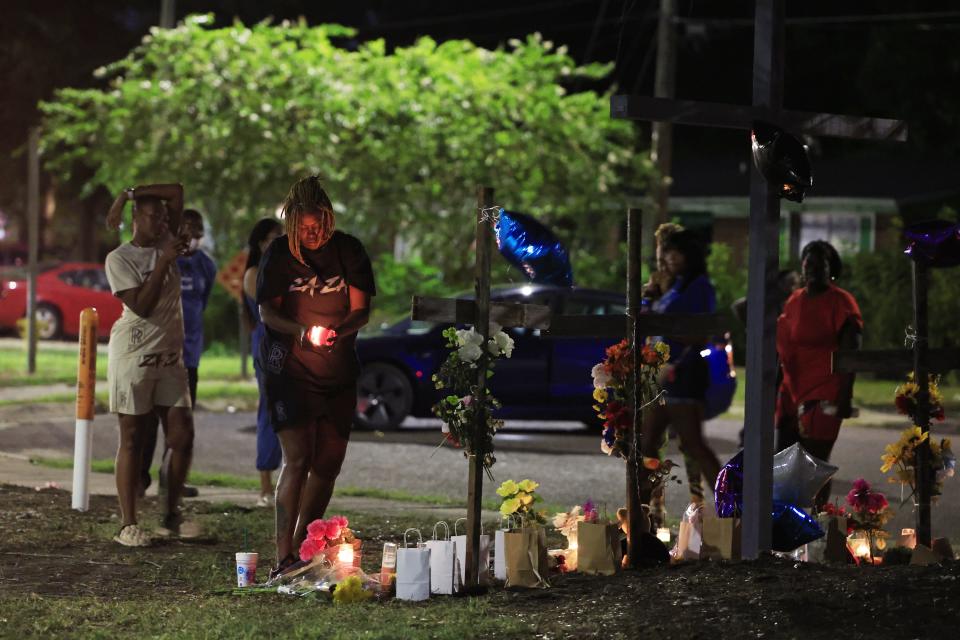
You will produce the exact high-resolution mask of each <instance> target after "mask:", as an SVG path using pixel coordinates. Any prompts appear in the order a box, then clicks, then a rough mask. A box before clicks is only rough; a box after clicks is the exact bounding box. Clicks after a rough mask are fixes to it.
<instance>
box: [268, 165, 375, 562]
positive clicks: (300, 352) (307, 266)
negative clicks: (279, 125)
mask: <svg viewBox="0 0 960 640" xmlns="http://www.w3.org/2000/svg"><path fill="white" fill-rule="evenodd" d="M283 218H284V226H285V229H286V235H284V236H280V237H279V238H277V239H276V240H274V241H273V243H271V244H270V246H269V247H267V250H266V252H265V253H264V255H263V259H262V260H261V262H260V272H259V276H258V278H257V303H258V304H259V305H260V306H259V309H260V317H261V318H263V324H264V325H265V326H266V329H267V330H266V333H265V335H264V337H263V340H262V341H261V344H260V350H259V352H258V354H257V357H258V358H259V359H260V362H259V366H260V367H261V368H262V369H263V371H264V374H265V384H264V387H265V390H266V397H267V402H268V403H269V407H270V423H271V425H272V426H273V429H274V430H275V431H276V432H277V436H278V437H279V439H280V447H281V449H282V451H283V468H282V470H281V472H280V478H279V479H278V480H277V502H276V525H277V566H276V568H275V569H274V571H272V572H271V575H278V574H280V573H282V572H283V571H284V570H285V569H287V568H289V567H290V566H291V565H293V564H294V563H295V562H296V561H297V555H296V553H297V550H298V549H299V547H300V543H301V542H302V541H303V539H304V538H305V537H306V529H307V525H308V524H309V523H310V522H312V521H313V520H315V519H317V518H322V517H323V514H324V512H325V511H326V508H327V504H329V502H330V497H331V496H332V495H333V487H334V485H335V484H336V480H337V476H338V475H339V474H340V467H341V466H342V464H343V459H344V456H345V455H346V453H347V442H348V441H349V439H350V430H351V427H352V425H353V419H354V415H355V413H356V406H357V378H358V377H359V375H360V362H359V360H358V359H357V352H356V348H355V342H356V337H357V332H358V331H360V329H361V328H362V327H363V326H364V325H366V324H367V322H368V321H369V319H370V297H371V296H373V295H374V294H375V293H376V288H375V286H374V279H373V267H372V266H371V264H370V258H369V257H368V256H367V252H366V249H365V248H364V246H363V244H362V243H361V242H360V241H359V240H358V239H357V238H355V237H353V236H351V235H347V234H346V233H343V232H342V231H335V230H334V228H335V225H336V217H335V216H334V212H333V205H332V204H331V202H330V198H329V197H328V196H327V194H326V192H325V191H324V189H323V187H322V186H321V184H320V180H319V178H317V177H316V176H311V177H309V178H304V179H302V180H300V181H298V182H297V183H296V184H294V185H293V187H292V188H291V189H290V193H289V194H288V195H287V197H286V200H285V201H284V203H283Z"/></svg>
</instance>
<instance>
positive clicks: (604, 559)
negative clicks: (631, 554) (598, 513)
mask: <svg viewBox="0 0 960 640" xmlns="http://www.w3.org/2000/svg"><path fill="white" fill-rule="evenodd" d="M622 555H623V554H622V551H621V549H620V529H619V527H618V526H617V525H615V524H610V523H607V522H578V523H577V571H579V572H581V573H588V574H592V575H603V576H612V575H613V574H615V573H617V572H618V571H619V570H620V560H621V558H622Z"/></svg>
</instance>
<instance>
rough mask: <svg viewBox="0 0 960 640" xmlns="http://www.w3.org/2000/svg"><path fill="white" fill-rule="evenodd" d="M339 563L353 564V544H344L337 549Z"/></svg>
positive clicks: (349, 565) (343, 564)
mask: <svg viewBox="0 0 960 640" xmlns="http://www.w3.org/2000/svg"><path fill="white" fill-rule="evenodd" d="M337 563H339V564H340V565H341V566H344V567H352V566H353V545H352V544H342V545H340V549H338V550H337Z"/></svg>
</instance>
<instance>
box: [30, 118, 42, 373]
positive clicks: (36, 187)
mask: <svg viewBox="0 0 960 640" xmlns="http://www.w3.org/2000/svg"><path fill="white" fill-rule="evenodd" d="M28 145H29V151H28V163H29V166H28V168H27V244H28V246H29V249H28V252H29V253H28V257H27V264H28V276H27V373H30V374H33V373H36V372H37V272H38V265H37V262H38V260H39V257H40V129H39V128H37V127H34V128H32V129H30V138H29V142H28Z"/></svg>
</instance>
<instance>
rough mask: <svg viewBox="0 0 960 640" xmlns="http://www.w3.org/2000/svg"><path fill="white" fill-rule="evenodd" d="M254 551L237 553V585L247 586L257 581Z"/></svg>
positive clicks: (256, 555)
mask: <svg viewBox="0 0 960 640" xmlns="http://www.w3.org/2000/svg"><path fill="white" fill-rule="evenodd" d="M257 557H258V554H256V553H246V552H240V553H237V586H238V587H249V586H251V585H253V583H255V582H256V581H257Z"/></svg>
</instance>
